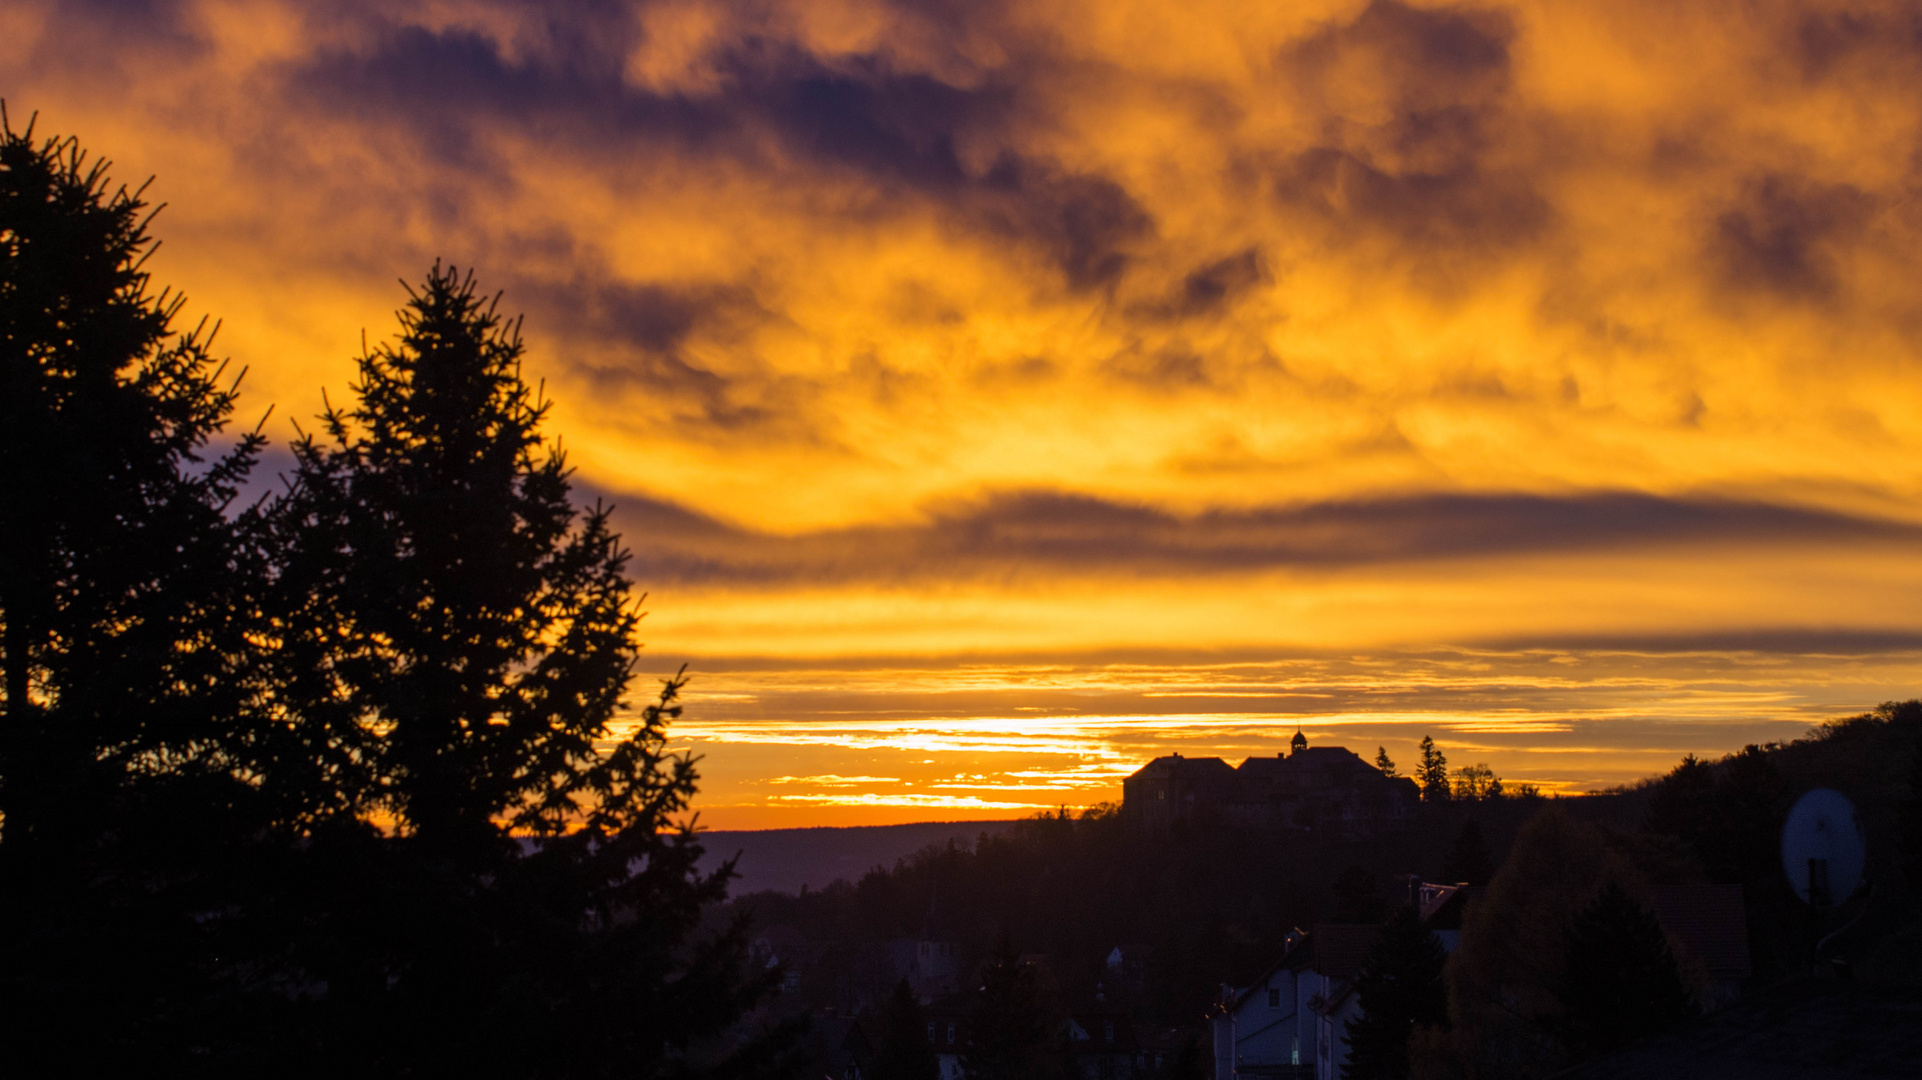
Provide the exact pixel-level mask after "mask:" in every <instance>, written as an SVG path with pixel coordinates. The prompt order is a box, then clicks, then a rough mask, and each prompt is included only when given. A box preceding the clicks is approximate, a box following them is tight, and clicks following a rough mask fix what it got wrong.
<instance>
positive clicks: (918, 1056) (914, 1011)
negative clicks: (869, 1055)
mask: <svg viewBox="0 0 1922 1080" xmlns="http://www.w3.org/2000/svg"><path fill="white" fill-rule="evenodd" d="M879 1041H880V1045H879V1046H878V1047H876V1049H875V1054H874V1063H873V1065H872V1066H871V1067H870V1072H871V1075H872V1080H940V1076H941V1062H940V1060H939V1059H938V1058H937V1057H935V1053H934V1046H933V1044H932V1043H930V1042H929V1041H928V1021H927V1017H926V1016H925V1015H923V1014H922V1012H921V1005H920V1003H919V1002H916V1001H915V1000H914V992H913V991H911V990H909V989H908V981H907V980H906V979H903V980H901V982H900V984H899V985H897V986H896V987H895V988H894V996H893V997H890V998H889V999H888V1004H887V1007H886V1008H885V1009H884V1010H883V1011H882V1013H881V1034H880V1040H879Z"/></svg>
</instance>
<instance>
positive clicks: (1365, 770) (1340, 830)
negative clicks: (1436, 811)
mask: <svg viewBox="0 0 1922 1080" xmlns="http://www.w3.org/2000/svg"><path fill="white" fill-rule="evenodd" d="M1121 793H1122V794H1121V813H1122V816H1123V817H1125V818H1128V819H1130V820H1133V821H1135V822H1137V823H1138V824H1140V825H1143V826H1146V827H1149V828H1166V827H1167V826H1170V825H1173V824H1174V823H1175V822H1177V821H1195V822H1219V823H1223V824H1234V825H1243V826H1250V827H1254V828H1269V829H1299V830H1307V831H1313V832H1317V833H1321V834H1325V835H1341V836H1360V835H1365V834H1367V833H1371V832H1374V831H1376V830H1377V829H1379V828H1380V827H1382V826H1384V825H1389V824H1393V823H1395V822H1399V821H1402V820H1404V819H1406V818H1407V817H1408V816H1409V815H1411V814H1412V813H1414V809H1415V805H1416V804H1417V803H1418V802H1419V801H1420V799H1421V791H1420V789H1419V788H1417V787H1416V786H1415V782H1414V781H1413V780H1410V779H1408V778H1407V777H1405V776H1402V777H1388V776H1384V775H1382V773H1381V770H1379V769H1377V768H1375V767H1374V766H1373V765H1370V764H1369V763H1368V762H1366V761H1363V760H1362V759H1361V757H1360V755H1358V754H1356V753H1355V752H1354V751H1352V750H1348V749H1345V748H1343V747H1339V746H1321V747H1312V748H1311V747H1310V746H1309V745H1308V738H1307V736H1305V735H1303V734H1302V733H1301V732H1300V731H1296V732H1295V737H1294V739H1293V740H1292V741H1291V742H1290V744H1289V752H1288V753H1287V754H1277V755H1276V756H1274V757H1251V758H1249V759H1248V760H1246V761H1244V762H1242V763H1241V767H1240V768H1234V767H1231V766H1230V765H1229V764H1228V763H1227V762H1225V761H1223V760H1221V759H1220V758H1218V757H1205V758H1189V757H1182V756H1181V755H1180V754H1171V755H1169V756H1167V757H1159V758H1156V759H1154V760H1153V761H1150V762H1149V763H1148V764H1146V765H1143V766H1142V767H1141V768H1140V769H1139V770H1138V771H1136V772H1135V774H1134V775H1133V776H1130V777H1128V778H1127V779H1126V780H1123V781H1122V782H1121Z"/></svg>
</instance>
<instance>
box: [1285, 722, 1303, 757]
mask: <svg viewBox="0 0 1922 1080" xmlns="http://www.w3.org/2000/svg"><path fill="white" fill-rule="evenodd" d="M1288 746H1289V751H1288V752H1289V753H1290V754H1299V753H1301V752H1302V751H1303V750H1306V749H1308V736H1306V735H1303V734H1302V733H1301V725H1300V724H1296V725H1295V737H1294V738H1292V739H1290V740H1288Z"/></svg>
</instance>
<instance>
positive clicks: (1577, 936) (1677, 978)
mask: <svg viewBox="0 0 1922 1080" xmlns="http://www.w3.org/2000/svg"><path fill="white" fill-rule="evenodd" d="M1564 937H1565V939H1566V943H1567V950H1568V952H1567V963H1566V966H1565V968H1564V970H1563V974H1562V979H1561V985H1560V987H1559V990H1558V992H1557V996H1558V997H1559V998H1560V999H1561V1004H1562V1010H1563V1015H1562V1018H1561V1029H1562V1031H1561V1034H1562V1039H1563V1041H1564V1042H1565V1043H1566V1044H1567V1046H1568V1048H1569V1051H1570V1052H1571V1053H1573V1054H1575V1055H1576V1056H1577V1057H1588V1056H1593V1055H1596V1054H1604V1053H1607V1052H1609V1051H1610V1050H1614V1049H1616V1048H1618V1047H1621V1046H1626V1045H1628V1044H1629V1043H1632V1042H1636V1041H1638V1040H1640V1039H1643V1038H1647V1037H1648V1036H1650V1035H1657V1034H1660V1033H1661V1032H1663V1031H1667V1030H1668V1029H1670V1028H1672V1027H1674V1026H1676V1025H1677V1024H1680V1023H1682V1022H1683V1021H1685V1020H1687V1019H1688V1018H1690V1017H1692V1016H1694V1015H1695V1013H1696V1006H1695V1003H1694V1001H1693V1000H1692V999H1691V998H1690V997H1689V993H1688V989H1687V987H1685V986H1684V985H1683V983H1682V975H1681V970H1680V968H1679V967H1678V966H1677V965H1676V963H1675V956H1674V954H1673V953H1672V952H1670V951H1669V947H1668V938H1667V935H1666V934H1664V933H1663V931H1662V926H1661V924H1660V923H1659V922H1657V921H1656V920H1655V916H1654V914H1653V913H1652V912H1650V911H1649V910H1648V909H1646V908H1644V907H1642V906H1641V905H1639V904H1637V903H1636V902H1635V900H1634V899H1633V898H1632V897H1630V896H1629V895H1628V893H1627V891H1626V890H1624V889H1623V888H1622V887H1621V886H1620V885H1618V884H1615V883H1613V882H1610V883H1609V884H1608V885H1606V886H1604V887H1603V889H1602V891H1601V893H1600V894H1598V895H1597V896H1596V897H1595V899H1594V900H1593V901H1592V902H1590V903H1589V904H1588V906H1586V907H1584V908H1582V909H1581V910H1580V911H1578V912H1576V913H1575V916H1574V918H1572V919H1570V920H1569V923H1568V927H1567V929H1566V931H1565V933H1564Z"/></svg>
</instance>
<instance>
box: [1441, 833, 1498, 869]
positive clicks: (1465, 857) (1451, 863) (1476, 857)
mask: <svg viewBox="0 0 1922 1080" xmlns="http://www.w3.org/2000/svg"><path fill="white" fill-rule="evenodd" d="M1494 876H1495V861H1494V860H1493V859H1492V858H1490V857H1489V854H1488V847H1487V845H1486V844H1484V843H1483V842H1482V827H1481V826H1480V825H1479V824H1477V823H1476V821H1475V819H1474V818H1469V819H1468V820H1467V821H1464V822H1462V828H1461V832H1459V833H1456V834H1455V845H1454V846H1453V847H1451V848H1449V849H1448V858H1447V860H1446V861H1444V862H1443V863H1442V880H1443V881H1445V882H1447V883H1449V884H1461V883H1465V884H1469V885H1486V884H1488V879H1489V878H1492V877H1494Z"/></svg>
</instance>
